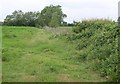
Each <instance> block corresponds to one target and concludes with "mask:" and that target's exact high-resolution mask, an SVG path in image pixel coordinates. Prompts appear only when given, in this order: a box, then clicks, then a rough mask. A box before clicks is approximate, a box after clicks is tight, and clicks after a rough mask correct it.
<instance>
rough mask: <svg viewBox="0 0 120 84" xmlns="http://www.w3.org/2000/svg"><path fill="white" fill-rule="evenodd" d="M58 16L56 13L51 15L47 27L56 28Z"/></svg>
mask: <svg viewBox="0 0 120 84" xmlns="http://www.w3.org/2000/svg"><path fill="white" fill-rule="evenodd" d="M59 23H60V22H59V15H58V13H57V12H55V13H53V14H52V18H51V21H50V23H49V26H51V27H58V26H59Z"/></svg>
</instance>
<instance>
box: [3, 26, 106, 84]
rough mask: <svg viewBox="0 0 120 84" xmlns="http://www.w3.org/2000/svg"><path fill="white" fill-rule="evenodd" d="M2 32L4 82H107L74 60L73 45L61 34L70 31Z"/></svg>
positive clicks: (30, 29) (13, 29)
mask: <svg viewBox="0 0 120 84" xmlns="http://www.w3.org/2000/svg"><path fill="white" fill-rule="evenodd" d="M62 29H63V30H62ZM64 29H65V30H64ZM2 30H3V31H2V33H3V44H2V45H3V51H2V54H3V55H2V61H3V63H2V64H3V66H2V69H3V72H2V75H3V80H2V81H3V82H78V81H79V82H103V81H106V79H105V78H102V77H100V74H98V73H97V72H95V71H93V70H92V69H91V67H90V65H91V63H90V62H89V63H87V62H83V61H80V60H78V58H76V56H75V53H76V52H77V51H76V49H75V46H76V44H73V43H71V42H68V41H67V40H66V37H65V36H64V35H65V33H63V32H68V33H70V30H71V29H67V28H63V27H62V28H59V30H61V31H58V30H55V31H50V30H44V29H38V28H34V27H12V26H11V27H7V26H4V27H3V28H2ZM60 34H61V35H62V34H63V36H59V35H60Z"/></svg>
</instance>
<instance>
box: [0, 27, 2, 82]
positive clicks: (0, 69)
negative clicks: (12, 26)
mask: <svg viewBox="0 0 120 84" xmlns="http://www.w3.org/2000/svg"><path fill="white" fill-rule="evenodd" d="M0 82H2V26H0Z"/></svg>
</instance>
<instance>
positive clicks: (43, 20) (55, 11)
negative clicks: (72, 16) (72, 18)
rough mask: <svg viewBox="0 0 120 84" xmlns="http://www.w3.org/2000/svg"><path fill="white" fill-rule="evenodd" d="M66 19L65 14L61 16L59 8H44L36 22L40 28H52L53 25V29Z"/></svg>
mask: <svg viewBox="0 0 120 84" xmlns="http://www.w3.org/2000/svg"><path fill="white" fill-rule="evenodd" d="M65 17H67V15H66V14H63V12H62V9H61V6H60V5H57V6H53V5H50V6H46V7H45V8H44V9H43V10H42V11H41V13H40V16H39V18H38V22H39V24H40V25H41V26H52V27H53V23H54V22H55V21H56V22H55V24H54V27H56V26H59V25H61V23H62V22H63V19H64V18H65Z"/></svg>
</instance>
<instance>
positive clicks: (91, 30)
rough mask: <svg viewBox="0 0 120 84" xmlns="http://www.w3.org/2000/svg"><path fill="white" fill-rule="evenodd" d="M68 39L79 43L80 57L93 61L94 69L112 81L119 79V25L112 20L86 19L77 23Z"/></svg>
mask: <svg viewBox="0 0 120 84" xmlns="http://www.w3.org/2000/svg"><path fill="white" fill-rule="evenodd" d="M73 32H74V33H73V34H72V35H70V36H68V40H70V41H75V42H77V43H78V45H77V46H76V50H77V51H78V52H79V54H77V55H78V58H79V59H80V60H84V61H86V62H87V61H90V62H93V65H94V66H93V69H94V70H96V71H99V72H100V73H101V76H103V77H106V78H108V79H109V80H111V81H118V80H119V79H118V65H119V64H120V63H119V60H118V26H117V23H115V22H113V21H111V20H103V19H101V20H98V19H94V20H84V21H82V22H77V23H75V27H74V28H73Z"/></svg>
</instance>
